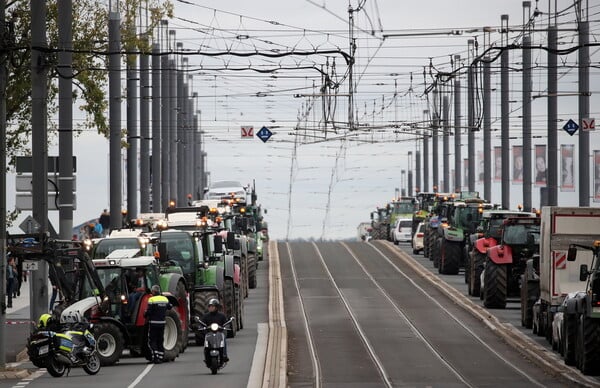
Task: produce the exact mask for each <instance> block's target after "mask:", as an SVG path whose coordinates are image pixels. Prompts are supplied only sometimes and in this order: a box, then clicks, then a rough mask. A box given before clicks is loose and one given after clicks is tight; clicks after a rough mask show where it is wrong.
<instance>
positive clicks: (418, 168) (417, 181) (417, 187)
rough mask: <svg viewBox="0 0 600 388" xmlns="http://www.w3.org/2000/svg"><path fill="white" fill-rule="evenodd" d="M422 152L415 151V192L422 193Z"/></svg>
mask: <svg viewBox="0 0 600 388" xmlns="http://www.w3.org/2000/svg"><path fill="white" fill-rule="evenodd" d="M421 188H422V186H421V151H420V150H418V149H417V150H416V151H415V191H421Z"/></svg>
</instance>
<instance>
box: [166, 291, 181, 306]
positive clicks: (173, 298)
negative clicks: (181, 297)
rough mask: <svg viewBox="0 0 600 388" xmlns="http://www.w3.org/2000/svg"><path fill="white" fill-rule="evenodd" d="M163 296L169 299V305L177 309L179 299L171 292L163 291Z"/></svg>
mask: <svg viewBox="0 0 600 388" xmlns="http://www.w3.org/2000/svg"><path fill="white" fill-rule="evenodd" d="M162 295H163V296H164V297H166V298H167V299H168V300H169V303H171V305H172V306H173V307H175V308H176V309H177V307H179V301H177V298H176V297H175V296H173V295H171V294H167V293H164V292H163V294H162Z"/></svg>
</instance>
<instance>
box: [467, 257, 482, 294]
mask: <svg viewBox="0 0 600 388" xmlns="http://www.w3.org/2000/svg"><path fill="white" fill-rule="evenodd" d="M470 256H471V257H470V260H471V264H470V265H469V273H470V276H469V287H468V288H469V295H473V296H479V295H480V294H481V273H482V272H483V265H484V263H485V255H484V254H482V253H481V252H479V251H478V250H473V252H472V253H471V255H470Z"/></svg>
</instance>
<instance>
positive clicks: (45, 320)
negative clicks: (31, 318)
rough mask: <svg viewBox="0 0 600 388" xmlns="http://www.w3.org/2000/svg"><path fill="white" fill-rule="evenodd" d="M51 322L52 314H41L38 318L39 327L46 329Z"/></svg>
mask: <svg viewBox="0 0 600 388" xmlns="http://www.w3.org/2000/svg"><path fill="white" fill-rule="evenodd" d="M50 323H52V315H50V314H42V315H40V319H39V320H38V329H44V328H46V327H47V326H48V325H49V324H50Z"/></svg>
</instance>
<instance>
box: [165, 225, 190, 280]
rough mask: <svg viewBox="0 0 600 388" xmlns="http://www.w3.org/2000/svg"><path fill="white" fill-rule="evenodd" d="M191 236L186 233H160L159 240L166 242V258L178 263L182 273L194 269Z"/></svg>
mask: <svg viewBox="0 0 600 388" xmlns="http://www.w3.org/2000/svg"><path fill="white" fill-rule="evenodd" d="M192 240H193V237H192V236H190V235H189V234H188V233H186V232H183V233H162V235H161V238H160V241H161V242H164V243H166V244H167V259H168V260H173V261H175V262H176V263H177V265H179V266H180V267H181V269H182V271H183V273H184V274H190V273H192V272H193V271H194V244H193V242H192Z"/></svg>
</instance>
